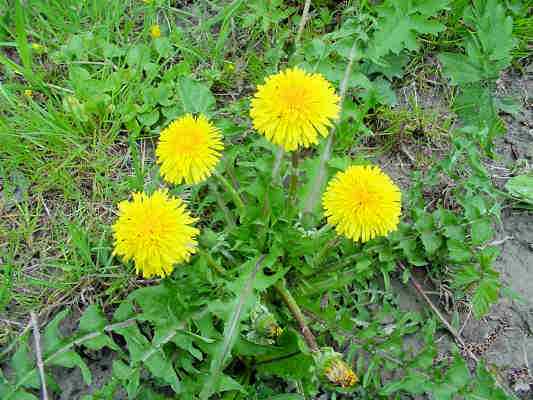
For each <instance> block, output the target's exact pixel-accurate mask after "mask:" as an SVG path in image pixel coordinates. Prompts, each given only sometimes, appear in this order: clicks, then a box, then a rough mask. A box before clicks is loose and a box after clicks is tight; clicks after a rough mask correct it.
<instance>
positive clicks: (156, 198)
mask: <svg viewBox="0 0 533 400" xmlns="http://www.w3.org/2000/svg"><path fill="white" fill-rule="evenodd" d="M118 209H119V217H118V219H117V221H116V222H115V224H114V225H113V233H114V238H115V251H114V253H115V254H117V255H119V256H121V257H122V258H123V259H124V260H125V261H129V260H133V261H134V262H135V270H136V271H137V273H139V272H140V273H141V274H142V276H143V277H145V278H150V277H152V276H163V277H164V276H167V275H169V274H170V273H171V272H172V271H173V269H174V265H175V264H178V263H182V262H184V261H189V259H190V257H191V255H192V254H194V253H195V252H196V247H197V241H196V237H197V235H198V234H199V230H198V229H196V228H195V227H193V226H192V224H193V223H194V222H195V221H196V219H195V218H193V217H191V215H190V214H189V212H188V211H187V209H186V207H185V204H184V203H183V201H182V200H181V199H179V198H174V197H171V196H169V195H168V192H167V191H166V190H158V191H156V192H155V193H154V194H152V195H151V196H150V195H147V194H145V193H134V194H133V200H132V201H122V202H121V203H119V205H118Z"/></svg>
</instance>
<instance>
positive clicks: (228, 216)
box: [209, 181, 235, 229]
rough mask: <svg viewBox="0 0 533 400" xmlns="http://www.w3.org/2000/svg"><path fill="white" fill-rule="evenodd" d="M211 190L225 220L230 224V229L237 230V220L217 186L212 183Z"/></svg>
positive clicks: (210, 184)
mask: <svg viewBox="0 0 533 400" xmlns="http://www.w3.org/2000/svg"><path fill="white" fill-rule="evenodd" d="M209 188H210V189H211V191H212V192H213V194H214V195H215V198H216V201H217V204H218V207H219V208H220V209H221V210H222V213H223V214H224V219H225V220H226V223H227V224H228V226H229V228H230V229H233V228H235V220H234V219H233V215H231V212H230V210H229V208H228V207H227V206H226V203H224V199H223V198H222V196H221V195H220V192H219V191H218V187H217V185H215V184H214V183H213V182H212V181H210V182H209Z"/></svg>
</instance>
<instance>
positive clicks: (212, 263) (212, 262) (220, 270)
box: [198, 249, 226, 275]
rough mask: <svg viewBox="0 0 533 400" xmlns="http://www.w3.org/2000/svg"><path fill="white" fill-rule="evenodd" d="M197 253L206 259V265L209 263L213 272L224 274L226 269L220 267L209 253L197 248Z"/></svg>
mask: <svg viewBox="0 0 533 400" xmlns="http://www.w3.org/2000/svg"><path fill="white" fill-rule="evenodd" d="M198 254H200V255H203V256H204V257H205V260H206V261H207V265H209V266H210V267H211V268H212V269H213V270H214V271H215V272H217V273H218V274H220V275H225V274H226V270H225V269H224V267H222V266H221V265H220V264H218V263H217V262H216V261H215V259H214V258H213V256H212V255H211V253H209V252H208V251H205V250H202V249H200V250H198Z"/></svg>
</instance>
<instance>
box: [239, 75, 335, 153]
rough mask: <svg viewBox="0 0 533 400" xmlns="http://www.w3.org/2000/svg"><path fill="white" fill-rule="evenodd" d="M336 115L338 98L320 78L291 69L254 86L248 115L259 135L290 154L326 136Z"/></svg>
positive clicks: (323, 79) (322, 78)
mask: <svg viewBox="0 0 533 400" xmlns="http://www.w3.org/2000/svg"><path fill="white" fill-rule="evenodd" d="M339 112H340V107H339V96H337V95H336V94H335V90H334V89H333V86H331V84H330V83H329V82H328V81H327V80H326V79H325V78H324V77H323V76H322V75H320V74H309V73H307V72H305V71H304V70H302V69H300V68H292V69H287V70H285V71H282V72H280V73H278V74H275V75H272V76H270V77H268V78H267V79H266V82H265V83H264V84H263V85H259V86H258V88H257V93H256V94H255V97H254V98H253V99H252V106H251V110H250V116H251V117H252V121H253V125H254V128H255V129H256V130H257V131H258V132H259V133H261V134H262V135H264V136H265V137H266V138H267V139H268V140H270V141H271V142H272V143H274V144H276V145H279V146H281V147H283V148H284V149H285V150H287V151H292V150H296V149H298V148H299V147H302V148H305V147H309V146H311V145H313V144H316V143H318V134H320V135H321V136H324V137H325V136H327V135H328V132H329V128H330V127H331V126H332V124H333V122H332V120H334V119H336V118H337V117H338V116H339Z"/></svg>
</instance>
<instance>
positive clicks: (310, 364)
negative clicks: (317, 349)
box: [257, 354, 314, 379]
mask: <svg viewBox="0 0 533 400" xmlns="http://www.w3.org/2000/svg"><path fill="white" fill-rule="evenodd" d="M313 368H314V361H313V358H312V357H311V356H309V355H307V354H296V355H294V356H292V357H288V358H283V359H276V360H273V361H271V362H264V363H261V364H260V365H258V366H257V372H258V373H260V374H262V375H267V376H271V375H275V376H279V377H281V378H285V379H303V378H305V377H308V376H309V375H311V373H312V370H313Z"/></svg>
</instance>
